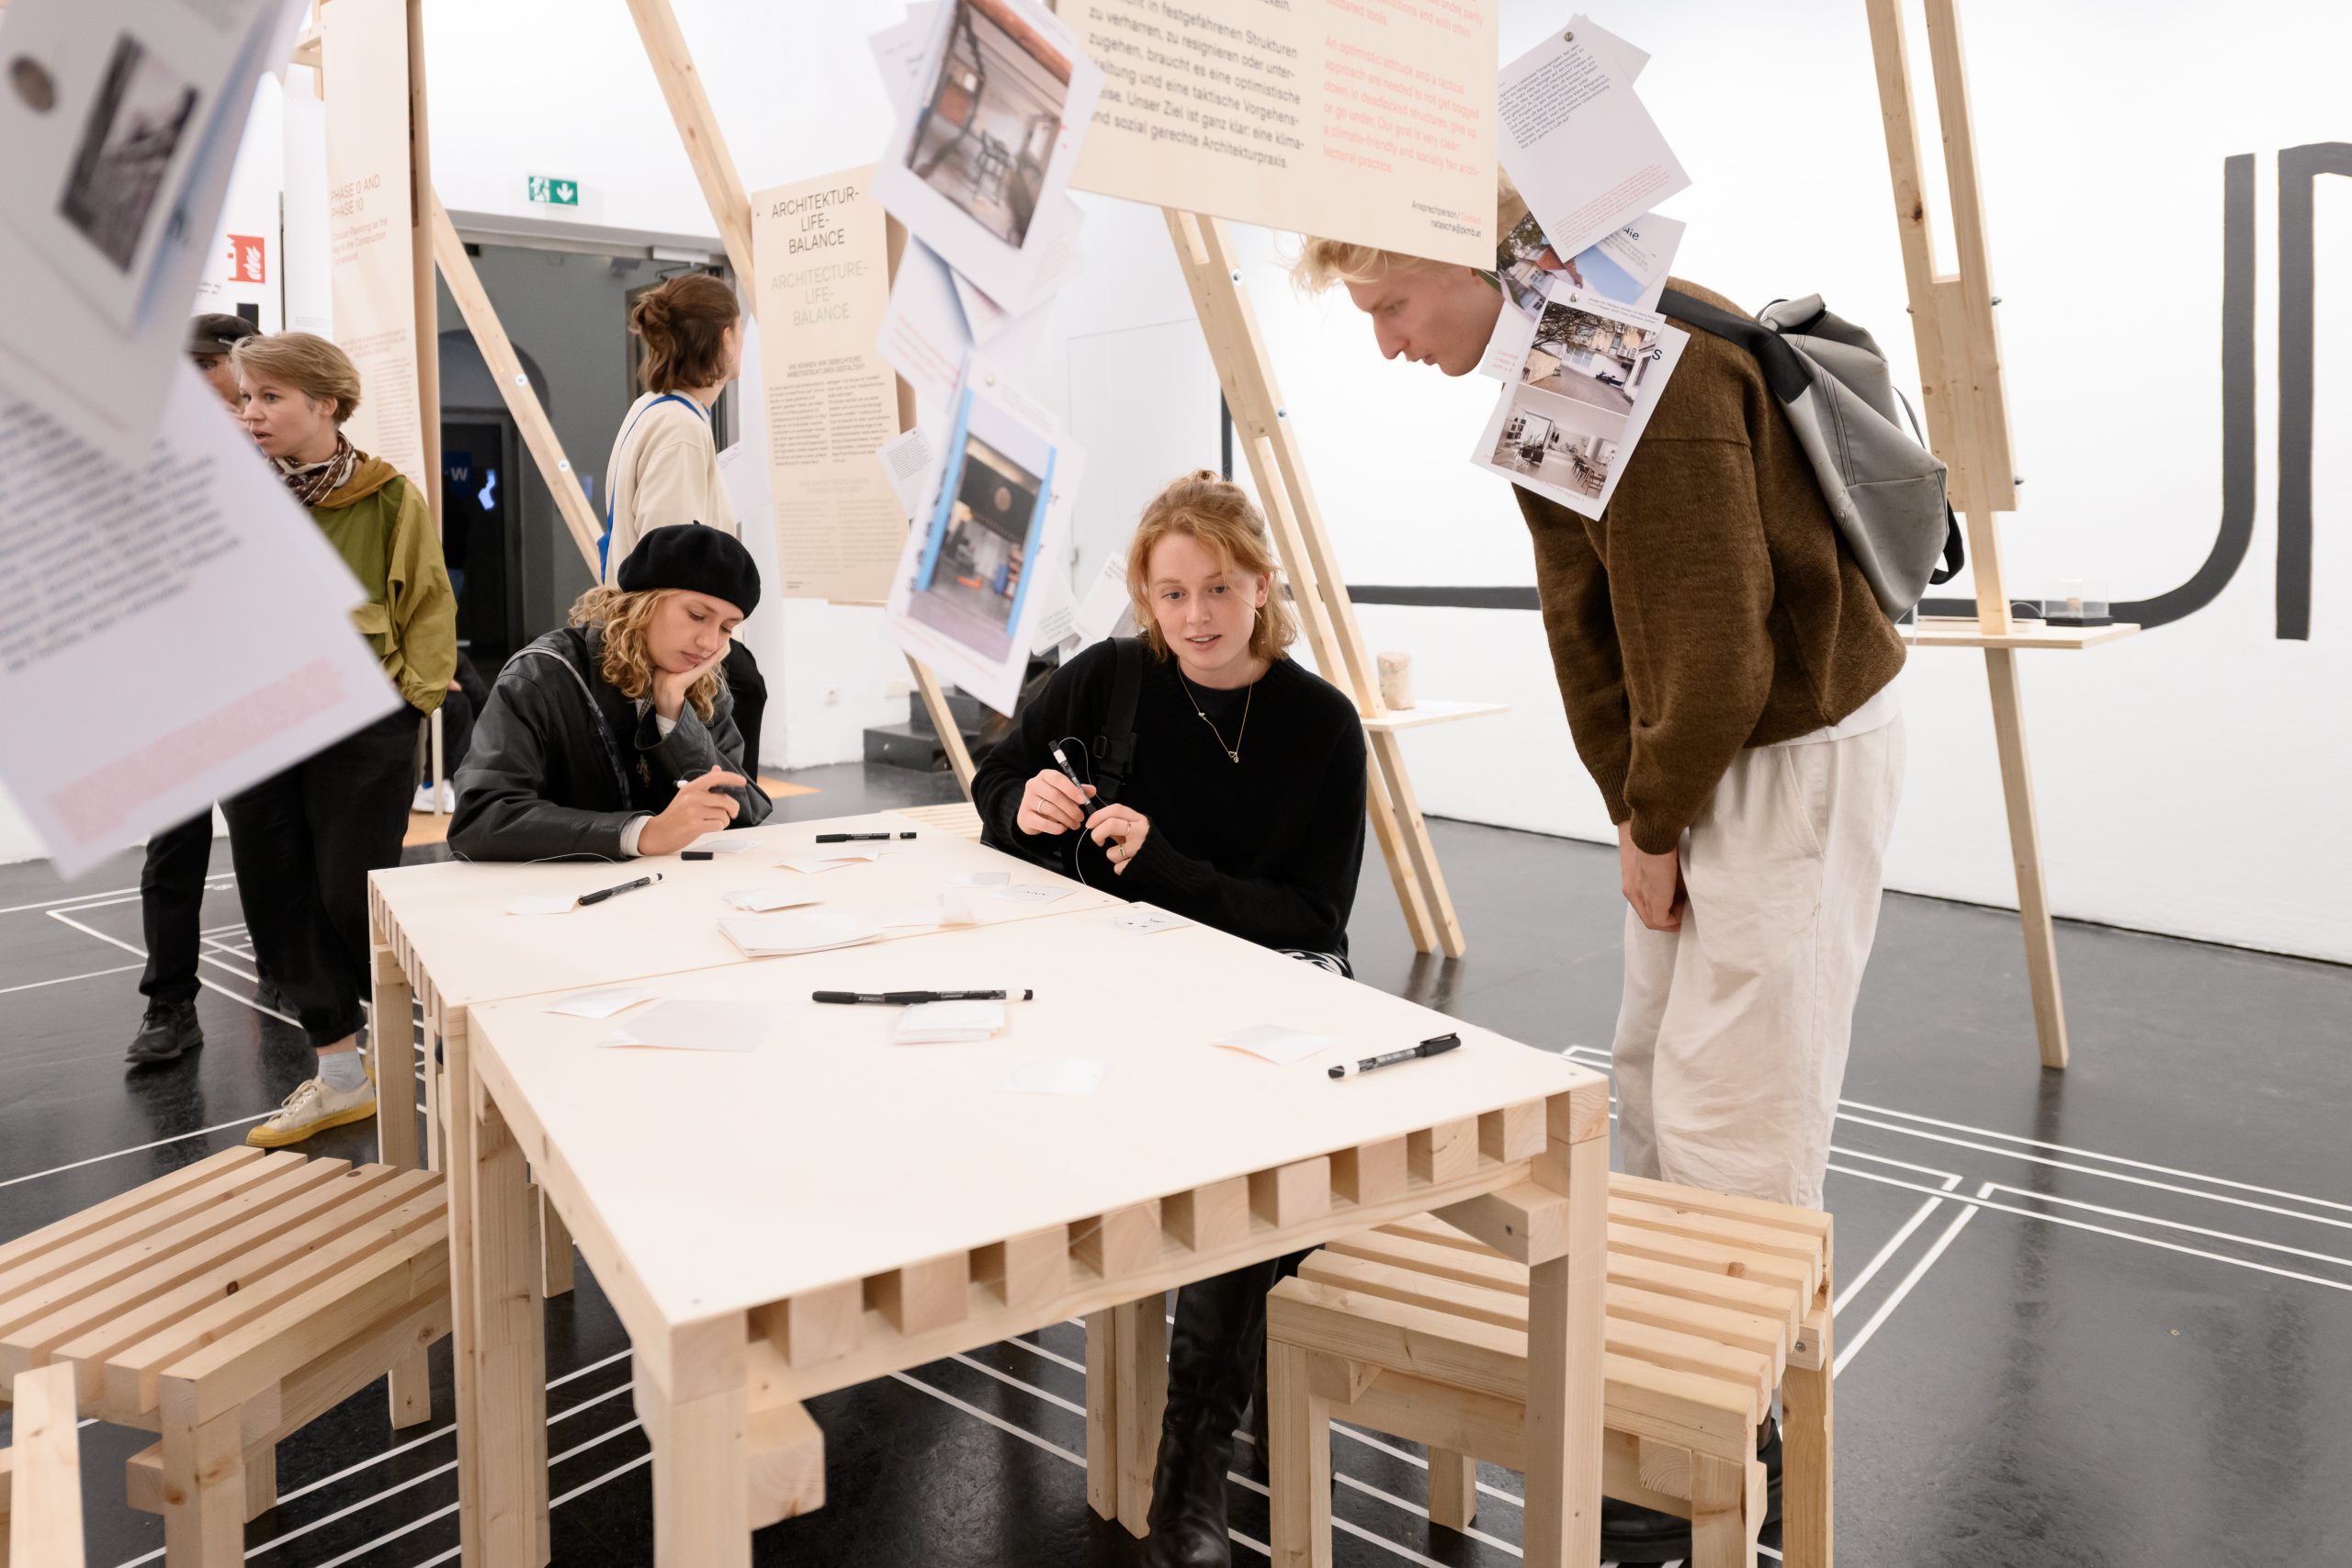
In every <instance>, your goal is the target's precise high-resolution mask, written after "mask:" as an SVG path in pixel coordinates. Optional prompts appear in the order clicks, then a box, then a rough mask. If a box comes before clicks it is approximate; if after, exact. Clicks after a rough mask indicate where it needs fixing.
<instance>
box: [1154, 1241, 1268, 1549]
mask: <svg viewBox="0 0 2352 1568" xmlns="http://www.w3.org/2000/svg"><path fill="white" fill-rule="evenodd" d="M1276 1269H1277V1265H1276V1264H1274V1263H1272V1262H1268V1263H1259V1264H1252V1265H1251V1266H1250V1267H1249V1268H1246V1269H1235V1270H1234V1271H1233V1272H1232V1273H1229V1274H1221V1275H1219V1276H1217V1277H1216V1279H1214V1280H1201V1281H1200V1282H1199V1283H1197V1284H1192V1285H1187V1286H1185V1287H1184V1288H1183V1289H1182V1290H1181V1291H1179V1292H1177V1293H1176V1325H1175V1328H1174V1330H1173V1332H1172V1333H1171V1334H1170V1338H1169V1345H1168V1414H1167V1416H1166V1419H1165V1420H1164V1421H1162V1423H1161V1425H1160V1433H1159V1464H1158V1465H1157V1466H1155V1467H1154V1469H1153V1471H1152V1476H1151V1533H1150V1534H1149V1535H1148V1536H1147V1537H1146V1538H1145V1540H1144V1543H1143V1560H1144V1562H1145V1563H1146V1564H1147V1568H1231V1564H1232V1562H1233V1543H1232V1540H1231V1538H1230V1537H1228V1536H1227V1534H1226V1522H1225V1521H1226V1499H1225V1472H1226V1471H1227V1468H1229V1467H1230V1466H1231V1464H1232V1462H1233V1444H1234V1436H1233V1432H1234V1427H1236V1426H1237V1425H1238V1423H1239V1422H1240V1420H1241V1407H1242V1405H1243V1404H1246V1403H1247V1402H1248V1400H1249V1398H1250V1385H1251V1384H1252V1383H1254V1382H1257V1379H1258V1368H1259V1365H1260V1363H1261V1362H1262V1361H1263V1360H1264V1359H1265V1354H1266V1292H1268V1291H1270V1290H1272V1288H1273V1284H1274V1280H1275V1278H1276Z"/></svg>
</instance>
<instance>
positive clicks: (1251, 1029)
mask: <svg viewBox="0 0 2352 1568" xmlns="http://www.w3.org/2000/svg"><path fill="white" fill-rule="evenodd" d="M1209 1043H1211V1044H1212V1045H1222V1046H1224V1047H1226V1048H1227V1050H1231V1051H1242V1052H1247V1053H1248V1054H1249V1055H1252V1056H1261V1057H1263V1058H1264V1059H1265V1060H1267V1061H1269V1062H1272V1063H1273V1064H1274V1065H1275V1066H1289V1065H1290V1064H1291V1063H1293V1062H1303V1061H1305V1060H1306V1058H1307V1057H1309V1056H1312V1055H1315V1053H1317V1051H1328V1050H1329V1049H1330V1048H1331V1047H1332V1046H1334V1045H1336V1044H1338V1043H1339V1042H1338V1041H1336V1040H1334V1039H1332V1038H1331V1037H1330V1036H1329V1035H1328V1034H1309V1033H1307V1032H1305V1031H1304V1030H1298V1029H1285V1028H1283V1026H1282V1025H1281V1024H1279V1023H1252V1024H1250V1025H1247V1026H1246V1027H1244V1028H1240V1029H1228V1030H1227V1031H1226V1032H1224V1033H1222V1034H1220V1035H1218V1036H1217V1037H1216V1039H1215V1040H1213V1041H1211V1042H1209Z"/></svg>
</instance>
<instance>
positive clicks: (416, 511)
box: [311, 453, 458, 713]
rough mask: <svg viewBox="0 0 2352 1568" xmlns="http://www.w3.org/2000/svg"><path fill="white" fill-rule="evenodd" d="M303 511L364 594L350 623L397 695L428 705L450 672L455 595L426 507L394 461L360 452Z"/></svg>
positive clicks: (437, 700) (454, 663)
mask: <svg viewBox="0 0 2352 1568" xmlns="http://www.w3.org/2000/svg"><path fill="white" fill-rule="evenodd" d="M311 516H312V517H314V518H316V519H317V520H318V525H319V529H320V531H321V532H322V533H323V534H325V535H326V536H327V543H328V544H329V545H330V546H332V547H334V553H335V554H336V555H338V556H341V557H342V558H343V563H344V565H345V566H347V567H349V568H350V569H351V574H352V575H353V576H354V577H356V578H357V579H358V580H359V586H360V587H361V588H362V589H363V590H365V591H366V592H367V594H368V603H366V604H362V605H360V606H359V607H358V608H357V609H356V610H354V611H352V612H351V624H352V625H353V626H356V627H358V628H359V632H360V635H361V636H363V637H366V638H367V639H368V643H369V644H370V645H371V646H372V647H373V648H374V649H376V657H377V658H379V659H380V660H383V661H384V673H385V674H387V675H389V676H390V677H391V680H392V684H393V685H394V686H396V687H398V688H399V689H400V694H401V696H403V697H405V698H407V699H408V701H409V704H410V705H412V706H413V707H414V708H416V709H417V710H418V711H419V712H420V713H431V712H432V711H433V710H434V709H435V708H437V707H439V706H440V705H441V699H442V698H444V697H446V696H447V695H448V694H449V680H450V677H451V676H453V675H455V674H456V673H457V672H458V595H457V594H456V592H454V591H452V590H451V588H450V587H449V570H448V568H447V566H445V565H444V564H443V563H442V560H441V540H440V537H439V536H438V535H436V534H435V532H434V530H433V513H432V509H431V508H430V507H428V506H427V505H426V504H425V502H424V496H422V495H420V494H418V493H417V491H416V487H415V486H413V485H412V484H410V483H409V482H408V480H407V479H403V478H401V472H400V470H399V469H398V468H393V467H392V466H391V465H390V463H387V462H385V461H384V460H383V459H382V458H381V457H369V456H368V455H367V454H366V453H362V454H360V457H359V467H358V468H356V470H355V471H354V472H353V473H352V476H351V479H350V482H349V483H347V484H345V486H344V487H343V488H342V489H341V490H338V491H334V492H332V493H331V494H329V495H328V497H327V498H326V500H325V501H324V502H322V503H320V504H319V505H317V506H313V507H312V508H311Z"/></svg>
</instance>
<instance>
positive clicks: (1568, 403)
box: [1485, 387, 1625, 502]
mask: <svg viewBox="0 0 2352 1568" xmlns="http://www.w3.org/2000/svg"><path fill="white" fill-rule="evenodd" d="M1506 401H1507V404H1508V407H1507V410H1506V412H1504V413H1503V415H1502V418H1501V424H1500V429H1499V431H1498V433H1497V434H1496V435H1495V437H1494V443H1493V446H1492V447H1491V448H1490V449H1489V450H1488V451H1487V454H1486V455H1485V462H1486V465H1487V467H1488V468H1495V469H1498V470H1499V471H1501V472H1502V473H1504V474H1507V475H1510V477H1512V478H1513V479H1532V480H1533V481H1534V488H1539V489H1548V490H1552V491H1559V492H1561V495H1562V499H1566V498H1567V497H1569V496H1575V497H1580V498H1582V499H1583V500H1585V501H1586V502H1598V501H1600V498H1601V495H1602V494H1603V493H1604V492H1605V491H1607V490H1608V488H1609V480H1610V477H1611V474H1612V473H1613V472H1614V471H1615V469H1616V466H1617V460H1618V456H1619V448H1620V446H1622V444H1623V435H1624V429H1625V416H1624V415H1623V413H1612V412H1610V411H1608V410H1606V409H1601V408H1597V407H1595V406H1593V405H1592V404H1589V403H1585V402H1579V401H1577V400H1573V399H1569V398H1564V397H1561V396H1559V395H1558V394H1557V393H1554V392H1544V391H1539V390H1536V389H1532V388H1525V387H1522V388H1521V389H1519V390H1518V391H1517V392H1516V393H1515V394H1512V395H1511V396H1510V398H1508V399H1507V400H1506Z"/></svg>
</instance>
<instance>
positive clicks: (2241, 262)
mask: <svg viewBox="0 0 2352 1568" xmlns="http://www.w3.org/2000/svg"><path fill="white" fill-rule="evenodd" d="M2320 175H2344V176H2346V177H2347V178H2352V142H2347V141H2315V142H2312V143H2310V144H2308V145H2306V146H2301V147H2289V148H2286V149H2284V150H2282V151H2281V152H2279V154H2278V630H2277V635H2278V637H2279V638H2280V639H2281V640H2285V641H2293V642H2302V641H2308V640H2310V637H2311V635H2312V420H2313V410H2312V402H2313V385H2314V380H2315V358H2316V353H2317V342H2316V333H2315V326H2316V316H2317V308H2316V298H2315V297H2316V293H2317V256H2316V239H2315V235H2314V231H2313V224H2312V187H2313V186H2315V185H2316V184H2317V183H2318V179H2319V176H2320ZM2092 303H2094V304H2095V303H2096V301H2095V300H2094V301H2092ZM2254 350H2255V324H2254V156H2253V154H2251V153H2239V154H2237V155H2236V156H2234V157H2231V158H2226V159H2224V160H2222V517H2221V524H2220V525H2219V527H2217V528H2216V529H2215V531H2214V535H2213V547H2212V548H2211V550H2210V551H2208V552H2207V554H2206V557H2205V561H2204V564H2203V565H2201V566H2199V568H2198V569H2197V570H2195V571H2194V572H2192V573H2190V574H2189V576H2188V581H2185V582H2183V583H2181V584H2180V585H2179V586H2178V587H2177V588H2171V589H2167V590H2165V592H2162V593H2157V594H2154V595H2152V596H2151V597H2149V598H2146V599H2137V600H2131V601H2127V602H2121V603H2118V604H2112V605H2110V606H2109V613H2110V614H2111V615H2113V616H2114V618H2115V619H2116V620H2119V621H2128V622H2132V623H2135V624H2137V625H2139V626H2143V627H2150V626H2168V625H2170V624H2171V623H2172V622H2174V621H2177V620H2180V619H2182V618H2183V617H2184V616H2188V615H2195V614H2196V613H2197V612H2198V611H2199V610H2201V609H2203V608H2205V606H2206V605H2208V604H2211V603H2212V602H2213V601H2214V600H2216V599H2218V598H2220V597H2221V594H2222V589H2224V588H2226V587H2228V586H2229V584H2230V580H2231V579H2232V578H2233V577H2235V576H2236V575H2237V570H2238V568H2239V567H2240V566H2242V565H2244V564H2245V558H2246V552H2247V551H2248V550H2249V549H2250V548H2251V547H2252V546H2253V544H2254V495H2255V483H2256V460H2255V447H2256V428H2255V414H2254V378H2255V355H2254ZM1349 597H1350V598H1351V599H1353V600H1354V601H1355V602H1356V603H1358V604H1419V605H1431V606H1436V605H1442V606H1446V607H1449V608H1454V609H1465V610H1532V609H1535V608H1537V600H1536V594H1535V590H1534V589H1533V588H1531V587H1524V586H1521V585H1517V584H1512V585H1509V586H1497V587H1476V588H1451V587H1419V586H1409V587H1408V586H1397V587H1389V586H1383V585H1378V584H1360V585H1357V586H1355V587H1352V588H1351V589H1350V590H1349ZM1919 613H1920V614H1921V615H1964V616H1972V617H1973V615H1975V614H1976V601H1975V600H1973V599H1923V600H1921V601H1920V603H1919Z"/></svg>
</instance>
